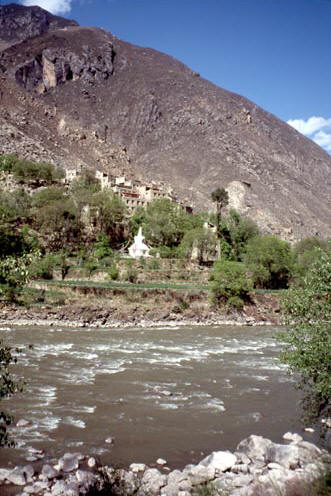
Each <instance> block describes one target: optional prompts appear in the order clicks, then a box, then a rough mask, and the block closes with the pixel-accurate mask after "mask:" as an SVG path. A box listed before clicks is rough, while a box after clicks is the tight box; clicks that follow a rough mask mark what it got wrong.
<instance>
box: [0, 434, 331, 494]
mask: <svg viewBox="0 0 331 496" xmlns="http://www.w3.org/2000/svg"><path fill="white" fill-rule="evenodd" d="M284 438H287V439H291V441H290V442H289V444H277V443H273V442H272V441H270V440H269V439H265V438H263V437H261V436H254V435H252V436H250V437H249V438H247V439H245V440H243V441H241V443H239V445H238V447H237V450H236V451H235V453H230V452H229V451H216V452H213V453H211V454H210V455H209V456H207V457H206V458H204V459H203V460H201V461H200V463H199V464H198V465H187V466H186V467H185V468H184V469H183V470H172V471H169V469H168V468H167V467H164V464H165V463H166V461H165V460H161V459H160V460H158V461H157V463H158V464H159V468H155V467H148V466H147V465H145V464H144V463H132V464H131V465H130V467H129V469H128V470H125V469H114V468H112V467H108V466H103V467H102V466H101V467H99V468H97V464H96V460H95V459H94V458H88V457H84V456H82V455H80V454H79V453H73V454H70V453H66V454H65V455H64V456H63V457H62V458H60V459H59V460H58V461H57V463H56V464H54V465H50V464H44V465H43V466H42V468H41V470H40V471H39V472H38V473H36V472H35V469H34V467H33V466H32V465H27V466H25V467H16V468H14V469H13V470H8V469H0V484H1V483H7V484H8V483H10V484H13V485H16V486H20V487H21V488H22V491H23V492H22V493H21V494H22V496H23V495H26V494H31V495H34V494H36V495H37V494H38V495H47V496H79V495H83V494H87V493H88V492H89V491H91V490H92V488H93V489H94V492H93V494H98V492H101V491H103V490H104V493H103V494H107V491H109V494H113V495H117V496H133V495H136V496H146V495H149V496H190V495H192V494H193V495H194V494H199V491H200V493H202V492H201V491H202V490H204V491H205V492H206V493H207V491H209V492H210V494H215V493H217V492H222V491H224V492H225V494H227V495H229V496H275V494H281V495H282V496H287V495H288V496H292V495H294V494H296V495H298V494H300V496H309V495H310V494H311V492H310V490H311V485H312V484H313V482H314V480H316V479H318V478H319V477H320V476H323V475H324V474H326V473H328V472H329V471H330V469H331V457H330V455H329V454H328V453H327V452H326V451H324V450H321V449H319V448H317V446H315V445H313V444H311V443H308V442H305V441H303V440H302V438H301V436H299V435H297V434H295V435H293V434H291V433H287V434H285V435H284ZM161 462H162V463H161Z"/></svg>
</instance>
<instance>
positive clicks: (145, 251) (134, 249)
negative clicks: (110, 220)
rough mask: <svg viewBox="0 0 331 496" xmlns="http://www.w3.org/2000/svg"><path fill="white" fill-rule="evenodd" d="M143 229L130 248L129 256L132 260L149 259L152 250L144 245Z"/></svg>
mask: <svg viewBox="0 0 331 496" xmlns="http://www.w3.org/2000/svg"><path fill="white" fill-rule="evenodd" d="M144 239H145V237H144V236H143V233H142V229H141V227H139V231H138V234H137V236H135V237H134V242H133V244H132V245H131V246H130V248H129V255H130V257H132V258H141V257H149V250H150V248H149V247H148V246H147V245H146V244H145V243H144Z"/></svg>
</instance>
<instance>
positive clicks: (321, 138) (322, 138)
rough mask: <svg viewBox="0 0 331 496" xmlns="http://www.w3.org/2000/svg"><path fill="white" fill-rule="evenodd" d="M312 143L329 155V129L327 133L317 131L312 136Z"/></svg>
mask: <svg viewBox="0 0 331 496" xmlns="http://www.w3.org/2000/svg"><path fill="white" fill-rule="evenodd" d="M314 141H315V143H317V144H318V145H320V146H321V147H322V148H324V149H325V150H326V151H327V152H328V153H330V154H331V129H330V131H329V133H327V132H325V131H319V132H318V133H316V134H315V136H314Z"/></svg>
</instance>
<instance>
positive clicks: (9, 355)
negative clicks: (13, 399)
mask: <svg viewBox="0 0 331 496" xmlns="http://www.w3.org/2000/svg"><path fill="white" fill-rule="evenodd" d="M15 351H16V353H17V352H19V351H20V350H18V349H16V350H15ZM16 362H17V358H16V357H15V356H14V355H13V349H12V348H10V347H9V346H4V344H3V341H2V340H1V339H0V401H1V400H2V399H4V398H8V397H9V396H12V395H13V394H14V393H16V392H18V391H22V384H21V383H19V382H17V381H16V380H15V379H14V378H13V376H12V374H11V371H10V366H11V365H12V364H13V363H16ZM1 410H2V409H1ZM12 420H13V418H12V416H11V415H9V414H8V413H6V412H4V411H0V447H3V446H13V445H14V443H13V442H12V441H10V439H9V436H8V432H7V427H8V426H9V425H10V424H11V422H12Z"/></svg>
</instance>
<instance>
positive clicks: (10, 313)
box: [0, 305, 280, 328]
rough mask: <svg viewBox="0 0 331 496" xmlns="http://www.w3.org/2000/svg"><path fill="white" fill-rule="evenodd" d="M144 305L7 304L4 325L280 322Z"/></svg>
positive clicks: (1, 315)
mask: <svg viewBox="0 0 331 496" xmlns="http://www.w3.org/2000/svg"><path fill="white" fill-rule="evenodd" d="M139 310H140V308H138V307H137V308H136V309H131V308H130V309H129V308H128V309H127V311H126V312H121V313H120V314H119V313H118V312H113V311H110V310H108V309H105V308H102V307H100V306H95V307H94V306H91V305H90V306H83V305H82V306H77V305H76V306H72V307H69V306H65V307H51V306H48V307H46V306H45V307H38V308H33V307H32V308H28V309H26V308H22V307H15V306H13V307H9V306H6V307H3V308H2V309H1V308H0V326H8V325H10V326H58V325H60V326H64V327H93V328H106V327H109V328H126V327H164V326H197V325H199V326H200V325H204V326H209V325H231V326H235V325H239V326H245V325H249V326H261V325H263V326H264V325H280V319H279V316H278V315H276V316H275V315H274V314H269V315H268V314H265V313H263V314H259V313H256V314H249V313H240V312H232V313H224V314H222V313H218V312H211V311H209V312H197V313H194V312H192V311H191V312H186V313H174V312H171V311H166V310H165V309H164V308H162V307H161V306H160V308H159V309H158V311H154V312H153V314H151V315H142V314H141V313H140V311H139Z"/></svg>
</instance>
